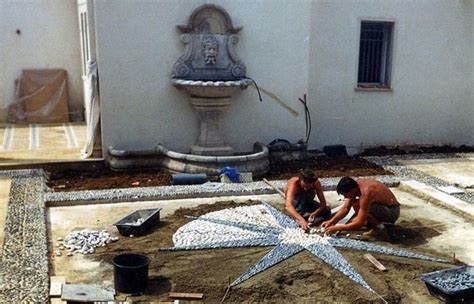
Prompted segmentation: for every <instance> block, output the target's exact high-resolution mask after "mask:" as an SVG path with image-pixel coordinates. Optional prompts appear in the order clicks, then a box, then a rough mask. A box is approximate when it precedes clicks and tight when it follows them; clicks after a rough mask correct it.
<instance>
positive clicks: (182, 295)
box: [169, 292, 204, 300]
mask: <svg viewBox="0 0 474 304" xmlns="http://www.w3.org/2000/svg"><path fill="white" fill-rule="evenodd" d="M203 296H204V294H202V293H188V292H170V294H169V297H170V298H178V299H195V300H199V299H202V298H203Z"/></svg>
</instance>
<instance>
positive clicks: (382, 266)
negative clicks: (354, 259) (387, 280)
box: [364, 253, 387, 271]
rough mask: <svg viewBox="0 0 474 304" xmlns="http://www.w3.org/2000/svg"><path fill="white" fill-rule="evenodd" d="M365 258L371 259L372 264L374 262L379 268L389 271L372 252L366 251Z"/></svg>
mask: <svg viewBox="0 0 474 304" xmlns="http://www.w3.org/2000/svg"><path fill="white" fill-rule="evenodd" d="M364 258H366V259H367V260H369V261H370V262H371V263H372V264H374V266H375V267H377V269H378V270H380V271H387V268H385V266H384V265H382V263H380V262H379V261H378V260H377V259H376V258H375V257H374V256H373V255H371V254H370V253H366V254H364Z"/></svg>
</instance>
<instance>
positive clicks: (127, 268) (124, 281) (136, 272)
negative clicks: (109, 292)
mask: <svg viewBox="0 0 474 304" xmlns="http://www.w3.org/2000/svg"><path fill="white" fill-rule="evenodd" d="M112 264H113V265H114V286H115V290H116V291H117V292H122V293H129V294H135V293H141V292H143V291H145V289H146V288H147V287H148V265H149V264H150V259H149V258H148V257H147V256H145V255H141V254H134V253H125V254H120V255H117V256H115V257H114V258H113V260H112Z"/></svg>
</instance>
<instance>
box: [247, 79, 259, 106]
mask: <svg viewBox="0 0 474 304" xmlns="http://www.w3.org/2000/svg"><path fill="white" fill-rule="evenodd" d="M245 77H247V78H248V79H250V80H252V82H253V84H254V85H255V88H256V89H257V93H258V99H259V100H260V101H263V99H262V95H261V94H260V90H259V89H258V85H257V83H256V82H255V80H253V78H250V77H248V76H245Z"/></svg>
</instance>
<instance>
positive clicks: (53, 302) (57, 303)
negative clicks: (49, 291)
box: [49, 298, 67, 304]
mask: <svg viewBox="0 0 474 304" xmlns="http://www.w3.org/2000/svg"><path fill="white" fill-rule="evenodd" d="M49 303H50V304H67V302H66V301H63V300H61V298H50V299H49Z"/></svg>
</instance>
